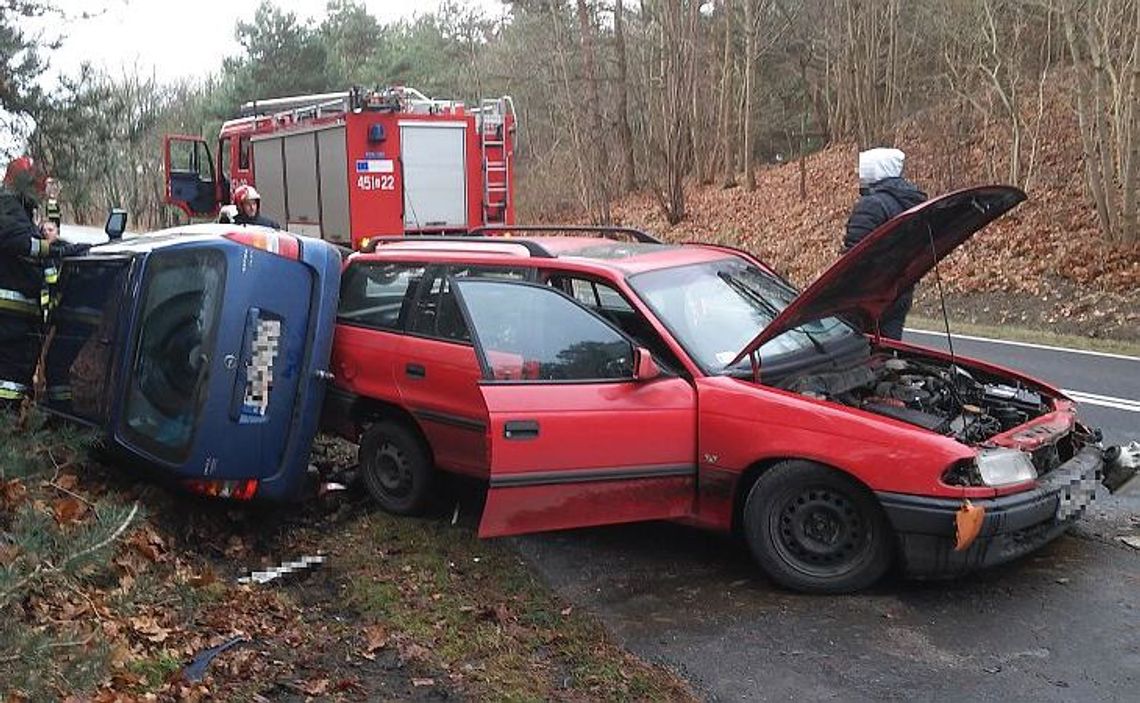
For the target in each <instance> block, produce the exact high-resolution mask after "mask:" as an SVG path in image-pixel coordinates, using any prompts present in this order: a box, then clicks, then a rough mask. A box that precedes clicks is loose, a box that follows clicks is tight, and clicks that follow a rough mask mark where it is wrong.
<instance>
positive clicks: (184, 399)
mask: <svg viewBox="0 0 1140 703" xmlns="http://www.w3.org/2000/svg"><path fill="white" fill-rule="evenodd" d="M145 276H146V277H145V281H144V285H143V292H142V295H143V304H142V308H141V311H140V314H139V317H138V323H137V330H138V331H137V340H138V341H137V345H136V346H135V352H134V358H133V361H132V364H131V368H130V371H129V376H128V378H127V379H126V387H127V392H126V402H125V406H124V410H123V424H124V425H125V427H124V430H125V433H126V435H127V437H128V438H130V440H131V441H132V442H134V443H136V444H137V445H139V447H140V448H142V449H145V450H147V451H149V452H151V453H152V454H154V455H155V456H157V457H159V458H161V459H164V460H166V461H169V462H172V463H179V462H181V461H184V460H185V458H186V456H187V455H188V454H189V451H190V443H191V441H192V439H193V436H194V428H195V426H196V425H197V423H198V416H199V415H200V414H201V409H202V405H203V403H204V402H205V399H206V384H207V382H208V376H209V369H210V359H211V357H212V355H213V347H214V339H215V337H216V336H217V322H218V314H219V310H220V308H221V301H222V293H223V289H224V287H225V286H224V284H225V276H226V262H225V256H224V254H222V252H220V251H218V250H214V249H207V250H203V249H194V250H172V251H160V252H156V253H154V254H152V255H151V256H150V257H149V259H148V261H147V270H146V274H145Z"/></svg>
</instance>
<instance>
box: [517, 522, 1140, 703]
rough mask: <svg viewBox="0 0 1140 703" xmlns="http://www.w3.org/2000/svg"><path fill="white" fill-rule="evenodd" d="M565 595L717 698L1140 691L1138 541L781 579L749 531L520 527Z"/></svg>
mask: <svg viewBox="0 0 1140 703" xmlns="http://www.w3.org/2000/svg"><path fill="white" fill-rule="evenodd" d="M517 543H518V545H519V548H520V550H521V551H522V553H523V554H524V556H525V557H526V558H527V559H528V560H529V561H530V562H531V563H532V564H534V565H535V566H536V567H537V568H538V570H539V571H540V572H541V573H542V574H543V576H544V577H545V578H546V579H547V581H548V582H549V583H551V584H552V585H553V586H554V587H555V588H556V589H557V590H558V591H559V592H560V593H561V594H562V595H563V596H564V597H566V598H568V599H569V600H571V601H572V602H574V603H576V604H578V605H579V606H580V607H584V608H586V609H587V610H589V611H590V612H592V613H594V614H595V615H597V616H599V617H600V618H601V619H602V621H603V622H605V623H606V625H607V627H608V628H609V629H610V631H611V632H612V633H613V634H614V635H615V636H616V637H617V638H618V640H619V641H620V642H621V643H622V644H623V645H624V646H626V647H627V648H629V649H630V650H631V651H633V652H634V653H636V654H638V655H639V656H641V657H643V658H644V659H647V660H649V661H654V662H658V663H662V664H664V665H666V666H667V667H669V668H671V669H673V670H674V671H676V672H677V673H678V674H680V675H681V676H683V677H685V678H686V679H688V680H689V681H690V682H691V683H692V685H693V688H694V689H695V690H696V692H697V693H698V694H699V695H701V696H702V697H704V698H707V699H708V700H713V701H882V700H921V701H959V700H976V701H987V700H994V701H1022V700H1025V701H1038V702H1040V701H1113V700H1119V701H1133V700H1136V696H1137V692H1138V691H1140V556H1138V553H1136V552H1133V551H1131V550H1130V549H1129V548H1128V547H1125V546H1123V545H1118V544H1113V543H1111V542H1102V541H1097V540H1093V539H1088V538H1080V537H1073V536H1066V537H1063V538H1061V539H1060V540H1058V541H1056V542H1054V543H1053V544H1051V545H1049V546H1048V547H1046V548H1045V549H1044V550H1042V551H1040V552H1037V553H1035V554H1034V555H1031V556H1030V557H1028V558H1026V559H1023V560H1021V561H1019V562H1016V563H1014V564H1011V565H1007V566H1003V567H999V568H996V569H991V570H989V571H985V572H981V573H979V574H976V575H974V576H972V577H969V578H965V579H962V580H959V581H953V582H936V583H919V582H904V581H900V580H890V581H888V582H886V583H883V584H881V585H880V586H878V587H877V588H876V589H875V590H873V591H871V592H869V593H863V594H859V595H853V596H842V597H821V596H804V595H798V594H793V593H788V592H785V591H782V590H780V589H778V588H777V587H775V586H773V585H772V584H770V583H769V582H767V581H766V580H765V579H764V577H763V576H761V575H760V574H759V573H758V572H757V570H756V569H754V568H753V567H752V565H751V563H750V562H749V559H748V556H747V552H746V548H745V547H744V545H743V544H740V543H738V542H737V541H735V540H733V539H730V538H727V537H719V536H716V535H711V534H707V533H701V532H698V531H696V530H691V529H687V528H684V527H681V526H678V525H672V524H667V523H649V524H642V525H632V526H627V527H615V528H605V529H594V530H579V531H574V532H564V533H558V534H551V535H546V536H533V537H527V538H521V539H519V540H517Z"/></svg>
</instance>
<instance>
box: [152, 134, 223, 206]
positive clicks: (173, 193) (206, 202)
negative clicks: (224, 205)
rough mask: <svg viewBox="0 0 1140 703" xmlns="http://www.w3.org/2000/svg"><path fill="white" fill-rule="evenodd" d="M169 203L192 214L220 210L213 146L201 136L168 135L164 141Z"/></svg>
mask: <svg viewBox="0 0 1140 703" xmlns="http://www.w3.org/2000/svg"><path fill="white" fill-rule="evenodd" d="M163 157H164V158H163V163H164V164H165V165H166V202H167V203H169V204H171V205H177V206H178V207H179V208H181V209H182V211H183V212H185V213H186V214H187V215H190V216H191V217H211V216H213V215H214V214H215V213H216V212H217V211H218V184H217V179H216V178H215V176H214V160H213V158H212V157H211V156H210V147H209V146H207V145H206V140H205V139H202V138H201V137H187V136H181V135H167V136H166V138H165V139H164V140H163Z"/></svg>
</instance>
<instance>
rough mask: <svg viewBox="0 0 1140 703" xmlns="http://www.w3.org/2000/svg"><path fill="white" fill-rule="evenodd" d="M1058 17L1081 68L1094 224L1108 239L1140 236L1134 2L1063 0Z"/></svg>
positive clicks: (1138, 56) (1139, 56)
mask: <svg viewBox="0 0 1140 703" xmlns="http://www.w3.org/2000/svg"><path fill="white" fill-rule="evenodd" d="M1061 19H1062V22H1063V24H1064V29H1065V41H1066V44H1067V46H1068V49H1069V55H1070V58H1071V59H1072V62H1073V64H1074V66H1076V67H1077V68H1078V70H1079V71H1080V73H1081V75H1080V77H1079V79H1078V80H1077V91H1076V101H1077V118H1078V123H1079V127H1080V132H1081V146H1082V150H1083V153H1084V161H1085V175H1086V177H1087V180H1088V186H1089V192H1090V195H1091V197H1092V200H1093V205H1094V207H1095V208H1096V213H1097V221H1098V223H1099V225H1100V230H1101V232H1102V233H1103V235H1104V237H1105V238H1106V239H1107V240H1108V241H1109V242H1111V243H1117V244H1134V243H1137V242H1140V231H1138V229H1137V212H1136V206H1137V193H1136V191H1137V187H1138V184H1137V175H1138V174H1137V170H1138V168H1140V167H1138V165H1137V162H1138V161H1140V158H1138V156H1137V149H1138V146H1137V145H1138V144H1140V124H1138V123H1140V113H1138V111H1137V109H1136V102H1137V100H1138V99H1140V93H1138V92H1137V91H1138V85H1137V83H1138V78H1137V74H1140V2H1136V0H1088V2H1085V3H1080V4H1077V3H1069V2H1063V3H1062V4H1061Z"/></svg>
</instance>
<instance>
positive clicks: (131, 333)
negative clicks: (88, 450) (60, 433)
mask: <svg viewBox="0 0 1140 703" xmlns="http://www.w3.org/2000/svg"><path fill="white" fill-rule="evenodd" d="M340 267H341V256H340V253H339V251H338V250H337V249H336V248H335V247H333V246H331V245H329V244H327V243H325V242H323V241H320V240H316V239H309V238H306V237H300V236H297V235H294V234H290V233H288V232H281V231H276V230H272V229H265V228H260V227H242V226H237V225H221V224H208V225H190V226H185V227H177V228H173V229H169V230H163V231H161V232H155V233H153V234H147V235H142V236H137V237H129V238H126V239H122V240H118V241H111V242H109V243H107V244H102V245H99V246H96V247H94V248H92V249H91V250H90V251H89V252H88V254H87V255H86V256H83V257H75V258H69V259H66V260H65V262H64V265H63V267H62V270H61V273H60V281H59V289H58V298H59V304H58V307H57V308H56V309H55V310H54V311H53V313H52V316H51V322H50V327H49V330H48V335H47V342H46V345H45V355H44V366H43V368H44V376H45V381H46V389H45V390H46V393H45V396H46V405H47V407H48V409H49V410H51V411H52V412H54V413H57V414H61V415H64V416H65V417H68V418H71V419H73V420H77V421H79V422H81V423H84V424H87V425H89V426H92V427H94V428H95V429H97V431H98V432H99V434H100V436H101V437H102V444H103V446H104V447H105V449H106V450H107V451H108V452H109V453H110V455H111V456H113V457H114V458H115V459H116V460H117V461H120V462H123V463H126V464H129V465H132V466H134V467H136V468H137V469H138V470H139V471H140V472H142V473H144V474H147V475H151V476H153V477H154V478H156V479H169V480H173V481H175V482H177V483H178V484H180V485H182V486H183V487H184V488H187V489H189V490H191V491H193V492H196V493H201V494H204V495H210V496H218V497H227V498H233V499H238V500H250V499H258V500H262V499H264V500H272V501H283V500H292V499H295V498H299V497H300V496H301V493H302V488H303V487H304V484H305V481H306V473H307V468H308V457H309V449H310V446H311V444H312V440H313V436H314V434H315V432H316V430H317V422H318V419H319V415H320V408H321V403H322V400H323V397H324V390H325V382H326V379H327V377H328V371H327V369H328V361H329V354H330V349H331V345H332V336H333V335H332V333H333V325H334V322H335V319H336V305H337V294H338V288H339V284H340Z"/></svg>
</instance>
